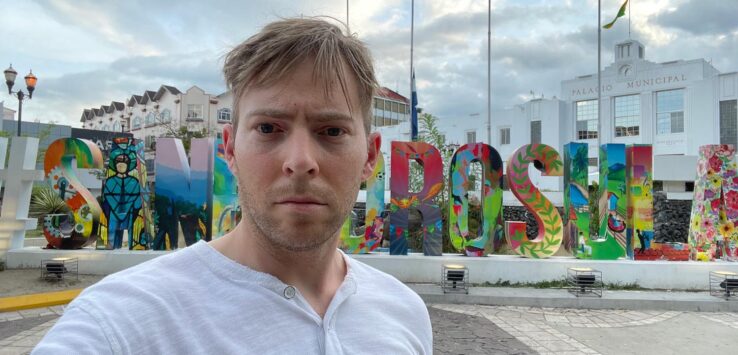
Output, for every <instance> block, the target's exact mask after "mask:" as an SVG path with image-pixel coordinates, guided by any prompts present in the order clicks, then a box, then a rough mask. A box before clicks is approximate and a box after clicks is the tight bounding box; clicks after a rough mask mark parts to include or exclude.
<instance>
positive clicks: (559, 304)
mask: <svg viewBox="0 0 738 355" xmlns="http://www.w3.org/2000/svg"><path fill="white" fill-rule="evenodd" d="M408 286H410V288H412V289H413V290H414V291H415V292H417V293H418V294H419V295H420V297H421V298H423V300H424V301H425V302H426V303H445V304H479V305H500V306H521V307H551V308H578V309H624V310H654V311H681V312H738V295H737V296H734V297H733V299H732V300H730V301H726V300H724V299H722V298H717V297H713V296H710V295H709V293H708V292H707V291H704V292H683V291H652V290H647V291H607V290H605V291H604V293H603V295H602V298H599V297H576V296H574V295H572V294H570V293H569V292H568V291H567V290H565V289H536V288H522V287H521V288H514V287H472V288H470V289H469V294H468V295H467V294H463V293H446V294H444V293H443V291H442V289H441V287H440V286H438V285H435V284H408Z"/></svg>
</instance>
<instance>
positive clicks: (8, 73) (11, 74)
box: [4, 64, 38, 137]
mask: <svg viewBox="0 0 738 355" xmlns="http://www.w3.org/2000/svg"><path fill="white" fill-rule="evenodd" d="M4 73H5V84H7V85H8V94H10V95H11V96H12V95H13V94H16V97H17V98H18V132H17V133H18V134H17V135H18V137H20V135H21V118H22V116H23V99H25V98H26V93H24V92H23V90H18V91H15V92H13V85H14V84H15V77H16V76H17V75H18V72H17V71H15V69H13V65H12V64H11V65H10V68H8V69H5V72H4ZM24 79H26V89H27V90H28V99H29V100H30V99H31V98H32V97H33V90H35V89H36V82H37V81H38V78H36V76H35V75H33V71H32V70H31V71H29V73H28V75H26V76H25V78H24Z"/></svg>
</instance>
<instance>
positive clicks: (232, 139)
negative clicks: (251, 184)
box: [223, 123, 237, 175]
mask: <svg viewBox="0 0 738 355" xmlns="http://www.w3.org/2000/svg"><path fill="white" fill-rule="evenodd" d="M223 148H224V150H225V152H224V153H225V159H226V162H227V163H228V169H230V170H231V173H232V174H233V175H237V171H236V170H237V169H236V156H235V154H234V150H235V149H236V136H235V132H233V126H232V125H231V124H230V123H227V124H225V125H224V126H223Z"/></svg>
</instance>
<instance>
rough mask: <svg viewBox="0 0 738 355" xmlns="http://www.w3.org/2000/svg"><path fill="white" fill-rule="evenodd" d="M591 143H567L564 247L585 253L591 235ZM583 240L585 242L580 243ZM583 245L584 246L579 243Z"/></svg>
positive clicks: (565, 154)
mask: <svg viewBox="0 0 738 355" xmlns="http://www.w3.org/2000/svg"><path fill="white" fill-rule="evenodd" d="M588 154H589V144H587V143H576V142H572V143H569V144H566V145H564V217H565V218H564V220H565V223H564V225H565V226H566V228H565V229H564V242H563V244H564V249H566V251H569V252H580V253H585V248H584V245H585V244H584V240H585V238H589V221H590V211H589V155H588ZM580 243H581V244H580ZM580 245H581V246H582V248H581V250H577V247H579V246H580Z"/></svg>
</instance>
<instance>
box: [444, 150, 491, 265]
mask: <svg viewBox="0 0 738 355" xmlns="http://www.w3.org/2000/svg"><path fill="white" fill-rule="evenodd" d="M473 162H479V163H481V164H482V175H483V179H484V181H483V185H482V199H481V200H482V221H481V222H482V223H481V226H482V227H481V228H479V231H478V232H477V235H472V236H470V235H469V223H468V221H469V198H468V197H467V193H468V191H469V190H470V189H473V188H474V186H472V185H471V184H470V181H469V167H470V165H471V164H472V163H473ZM501 178H502V158H500V153H498V152H497V150H495V149H494V148H492V147H491V146H489V145H487V144H484V143H474V144H466V145H463V146H461V147H460V148H459V149H458V150H457V151H456V153H454V156H453V158H452V159H451V166H450V167H449V185H451V188H450V189H449V192H448V193H449V203H450V204H451V205H450V206H449V209H448V225H449V228H448V232H449V236H450V237H451V244H453V246H454V247H455V248H456V249H457V250H463V251H464V253H466V255H467V256H485V255H487V254H488V253H489V252H491V251H492V249H494V248H493V245H492V244H493V243H492V242H493V239H494V235H495V231H496V230H497V225H498V223H500V222H501V220H502V186H501V184H500V180H501Z"/></svg>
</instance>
